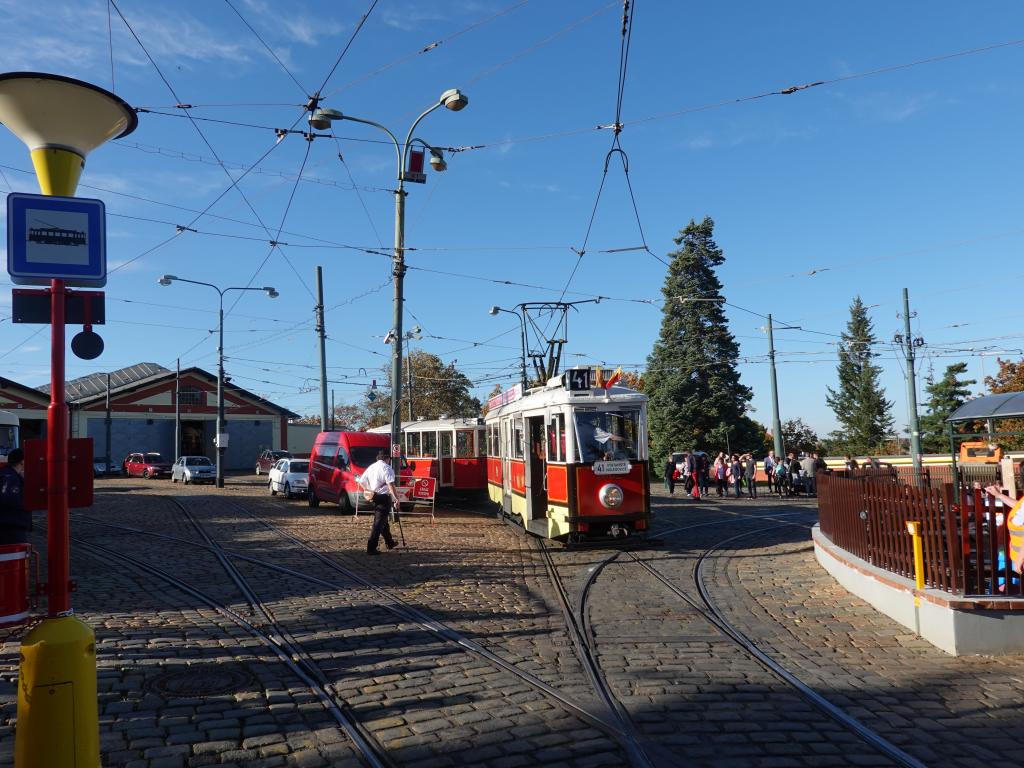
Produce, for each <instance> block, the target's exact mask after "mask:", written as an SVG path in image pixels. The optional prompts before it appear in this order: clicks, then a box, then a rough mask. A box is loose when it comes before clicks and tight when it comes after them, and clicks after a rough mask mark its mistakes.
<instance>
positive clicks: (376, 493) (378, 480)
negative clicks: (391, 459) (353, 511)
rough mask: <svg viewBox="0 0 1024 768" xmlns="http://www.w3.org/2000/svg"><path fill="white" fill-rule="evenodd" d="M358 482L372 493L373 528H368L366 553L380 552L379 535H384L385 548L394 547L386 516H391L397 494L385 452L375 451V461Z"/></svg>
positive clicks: (394, 542)
mask: <svg viewBox="0 0 1024 768" xmlns="http://www.w3.org/2000/svg"><path fill="white" fill-rule="evenodd" d="M359 484H360V485H361V486H362V487H363V489H364V490H365V491H366V492H367V494H371V493H372V494H373V528H372V529H370V539H369V541H367V542H366V554H368V555H379V554H380V552H378V551H377V544H378V542H379V541H380V537H381V536H383V537H384V543H385V544H386V545H387V548H388V549H394V548H395V547H397V546H398V542H397V541H395V537H394V536H392V535H391V526H390V525H389V524H388V518H389V517H390V516H391V505H392V504H394V505H395V506H397V505H398V494H397V492H396V491H395V470H394V469H392V468H391V465H390V464H389V463H388V462H387V453H385V452H384V451H378V452H377V461H375V462H374V463H373V464H371V465H370V467H369V469H367V470H366V471H365V472H364V473H363V476H362V478H360V480H359Z"/></svg>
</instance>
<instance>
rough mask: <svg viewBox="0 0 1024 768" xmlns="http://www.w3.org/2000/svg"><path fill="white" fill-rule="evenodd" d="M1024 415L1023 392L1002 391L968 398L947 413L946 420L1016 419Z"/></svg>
mask: <svg viewBox="0 0 1024 768" xmlns="http://www.w3.org/2000/svg"><path fill="white" fill-rule="evenodd" d="M1022 416H1024V392H1004V393H1002V394H998V395H984V396H983V397H976V398H974V399H973V400H968V401H967V402H966V403H964V404H963V405H961V406H960V407H959V408H957V409H956V410H955V411H953V413H951V414H950V415H949V417H948V418H947V419H946V421H976V420H981V419H1016V418H1020V417H1022Z"/></svg>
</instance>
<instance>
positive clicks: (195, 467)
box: [171, 456, 217, 485]
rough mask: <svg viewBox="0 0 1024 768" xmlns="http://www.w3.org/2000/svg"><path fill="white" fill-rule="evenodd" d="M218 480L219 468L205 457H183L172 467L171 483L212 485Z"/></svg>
mask: <svg viewBox="0 0 1024 768" xmlns="http://www.w3.org/2000/svg"><path fill="white" fill-rule="evenodd" d="M216 479H217V468H216V467H215V466H214V465H213V462H212V461H210V460H209V459H208V458H206V457H205V456H182V457H181V458H180V459H178V460H177V461H176V462H174V466H172V467H171V482H172V483H176V482H178V481H179V480H181V482H183V483H184V484H185V485H188V484H189V483H212V482H213V481H214V480H216Z"/></svg>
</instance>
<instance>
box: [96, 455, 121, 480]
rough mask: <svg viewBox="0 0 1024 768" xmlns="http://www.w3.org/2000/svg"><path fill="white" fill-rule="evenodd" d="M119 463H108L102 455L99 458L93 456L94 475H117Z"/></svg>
mask: <svg viewBox="0 0 1024 768" xmlns="http://www.w3.org/2000/svg"><path fill="white" fill-rule="evenodd" d="M116 474H117V464H115V463H114V462H110V463H109V464H108V463H107V460H106V459H105V458H103V457H102V456H100V457H99V458H96V457H93V460H92V476H93V477H105V476H106V475H116Z"/></svg>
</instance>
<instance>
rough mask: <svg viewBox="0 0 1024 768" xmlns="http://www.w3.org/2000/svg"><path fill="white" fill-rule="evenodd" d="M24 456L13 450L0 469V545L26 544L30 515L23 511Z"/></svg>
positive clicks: (18, 449)
mask: <svg viewBox="0 0 1024 768" xmlns="http://www.w3.org/2000/svg"><path fill="white" fill-rule="evenodd" d="M24 498H25V454H24V453H23V452H22V450H21V449H20V448H15V449H14V450H13V451H11V452H10V453H9V454H7V466H6V467H4V468H3V469H0V544H25V543H28V533H29V531H31V530H32V513H31V512H29V511H27V510H26V509H25V500H24Z"/></svg>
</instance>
